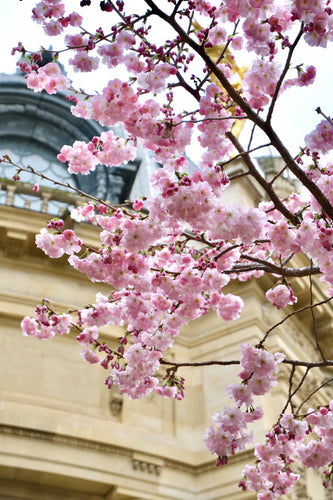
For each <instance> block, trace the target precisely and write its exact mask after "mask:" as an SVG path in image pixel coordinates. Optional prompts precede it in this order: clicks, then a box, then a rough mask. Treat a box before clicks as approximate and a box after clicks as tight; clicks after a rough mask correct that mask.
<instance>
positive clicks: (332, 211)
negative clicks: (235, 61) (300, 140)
mask: <svg viewBox="0 0 333 500" xmlns="http://www.w3.org/2000/svg"><path fill="white" fill-rule="evenodd" d="M145 2H146V3H147V5H148V6H149V7H150V8H151V14H154V15H156V16H158V17H159V18H160V19H163V20H164V21H165V22H166V23H168V24H169V25H170V26H171V27H172V28H173V29H174V30H175V31H176V32H177V33H178V35H179V36H180V37H181V38H182V40H183V41H184V42H186V43H187V44H188V45H189V46H190V47H191V48H192V49H193V50H194V51H195V52H196V53H197V54H198V55H199V56H200V57H201V58H202V60H203V61H204V63H205V64H206V66H207V68H208V70H210V71H211V72H212V73H214V75H215V76H216V78H217V79H218V80H219V82H220V83H221V85H222V87H224V88H225V90H226V91H227V93H228V94H229V96H230V97H231V99H232V100H233V101H234V102H235V103H236V104H238V106H239V107H240V108H241V109H242V110H243V111H244V113H245V114H246V115H247V117H248V118H249V119H250V120H251V121H252V122H253V123H255V124H256V125H257V126H258V127H259V128H260V129H261V130H262V131H263V132H264V133H265V134H266V136H267V137H268V138H269V139H270V141H271V143H272V146H273V147H274V148H275V149H276V150H277V151H278V152H279V154H280V156H281V158H282V159H283V160H284V162H285V163H286V164H287V165H288V168H289V169H290V171H291V172H292V173H293V174H294V175H295V177H297V179H298V180H299V181H300V182H301V183H302V184H303V186H304V187H306V188H307V189H308V191H309V192H310V193H311V194H312V195H313V196H314V198H315V199H316V200H317V201H318V203H319V204H320V205H321V207H322V209H323V210H324V212H326V214H327V215H328V216H329V217H331V218H332V219H333V206H332V205H331V204H330V202H329V201H328V199H327V198H326V196H325V195H324V194H323V193H322V191H321V189H320V188H319V187H318V186H317V185H316V184H315V182H313V181H312V180H311V179H310V178H309V177H308V176H307V175H306V173H305V172H304V171H303V170H302V169H301V168H300V167H299V165H298V164H297V163H296V162H295V160H294V159H293V157H292V156H291V154H290V153H289V151H288V149H287V148H286V147H285V146H284V144H283V143H282V141H281V139H280V138H279V137H278V135H277V134H276V132H275V131H274V129H273V128H272V126H271V124H270V123H266V121H265V120H263V119H262V118H260V116H259V115H258V114H257V113H256V112H254V110H253V109H252V108H251V106H250V105H249V104H248V103H247V102H246V101H245V100H244V99H243V98H242V96H241V95H240V93H239V92H238V91H237V90H236V89H234V87H233V86H232V85H231V83H230V82H229V80H228V79H227V78H226V76H225V75H224V73H223V71H222V70H221V69H219V68H218V67H217V66H216V64H215V63H214V61H213V60H212V59H211V58H210V57H209V55H208V54H207V52H206V50H205V48H204V47H203V46H202V45H199V44H198V43H197V42H196V41H195V40H193V39H192V38H191V37H190V36H189V35H188V33H186V31H184V30H183V28H182V27H181V26H180V25H179V24H178V23H177V22H176V20H175V19H174V18H172V17H171V16H168V15H167V14H166V13H165V12H163V11H162V10H161V9H159V8H158V7H157V5H156V3H155V2H153V0H145ZM260 177H261V176H260ZM261 179H262V178H261ZM266 192H267V191H266ZM270 192H271V193H272V191H270ZM267 193H268V192H267ZM274 199H276V198H274ZM281 213H283V214H284V212H281ZM296 219H297V223H298V218H297V217H296V216H295V215H292V219H289V220H291V221H294V222H293V223H295V224H297V223H296Z"/></svg>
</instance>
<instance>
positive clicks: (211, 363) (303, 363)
mask: <svg viewBox="0 0 333 500" xmlns="http://www.w3.org/2000/svg"><path fill="white" fill-rule="evenodd" d="M282 363H284V364H286V365H292V366H305V367H306V368H308V369H309V370H310V369H311V368H324V367H326V366H328V367H330V366H332V367H333V360H330V359H327V360H326V361H301V360H299V359H284V360H283V361H282ZM160 364H161V365H168V366H175V367H177V368H180V367H195V366H229V365H239V364H240V361H239V360H235V359H234V360H229V361H216V360H214V361H198V362H191V361H189V362H186V363H176V362H175V361H167V360H165V359H161V360H160Z"/></svg>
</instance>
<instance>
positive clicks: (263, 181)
mask: <svg viewBox="0 0 333 500" xmlns="http://www.w3.org/2000/svg"><path fill="white" fill-rule="evenodd" d="M226 136H227V138H228V139H229V140H230V141H231V142H232V144H233V145H234V146H235V148H236V149H237V151H238V152H239V153H241V154H242V155H243V161H244V163H245V165H246V166H247V168H248V169H249V172H250V174H251V175H252V177H254V178H255V180H256V181H257V182H258V183H259V184H260V186H261V187H262V188H263V189H264V190H265V191H266V193H267V194H268V196H269V198H270V199H271V200H272V202H273V203H274V206H275V208H276V209H277V210H279V211H280V212H281V213H282V214H283V215H284V216H285V217H286V219H288V220H290V222H292V224H293V225H294V226H297V225H298V224H299V223H300V221H299V219H298V217H297V216H296V215H294V214H293V213H291V212H290V211H289V210H288V209H287V207H286V206H285V205H284V204H283V203H282V201H281V200H280V198H279V197H278V195H277V194H276V193H275V191H274V189H273V188H272V186H271V184H270V183H269V182H267V181H266V179H265V178H264V177H263V176H262V175H260V173H259V172H258V170H257V168H256V166H255V165H254V163H253V161H252V159H251V157H250V155H249V154H248V153H247V152H246V151H244V149H243V147H242V145H241V144H240V142H239V140H238V139H237V137H236V136H234V135H233V134H232V133H231V132H227V133H226Z"/></svg>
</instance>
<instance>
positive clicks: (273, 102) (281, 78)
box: [266, 23, 304, 123]
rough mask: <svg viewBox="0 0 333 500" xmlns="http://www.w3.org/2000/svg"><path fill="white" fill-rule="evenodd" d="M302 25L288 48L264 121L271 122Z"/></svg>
mask: <svg viewBox="0 0 333 500" xmlns="http://www.w3.org/2000/svg"><path fill="white" fill-rule="evenodd" d="M303 26H304V24H303V23H301V28H300V30H299V33H298V35H297V37H296V38H295V40H294V43H293V44H292V45H291V47H290V48H289V52H288V57H287V59H286V62H285V65H284V68H283V71H282V73H281V75H280V78H279V80H278V82H277V84H276V87H275V91H274V95H273V97H272V101H271V104H270V107H269V110H268V113H267V117H266V123H270V122H271V119H272V114H273V111H274V107H275V104H276V101H277V98H278V95H279V92H280V89H281V85H282V83H283V80H284V78H285V76H286V74H287V72H288V70H289V67H290V63H291V58H292V56H293V53H294V50H295V49H296V46H297V44H298V42H299V41H300V39H301V38H302V35H303Z"/></svg>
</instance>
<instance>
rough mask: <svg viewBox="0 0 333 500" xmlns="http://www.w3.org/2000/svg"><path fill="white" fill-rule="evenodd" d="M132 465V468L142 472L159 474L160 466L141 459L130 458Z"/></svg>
mask: <svg viewBox="0 0 333 500" xmlns="http://www.w3.org/2000/svg"><path fill="white" fill-rule="evenodd" d="M132 467H133V469H134V470H140V471H142V472H148V473H149V474H155V475H156V476H159V475H160V474H161V470H162V467H161V466H160V465H155V464H150V463H148V462H143V461H142V460H136V459H133V460H132Z"/></svg>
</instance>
